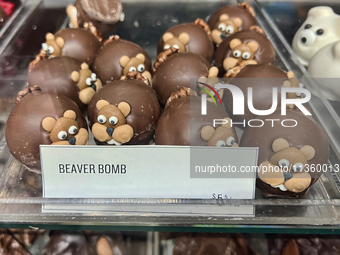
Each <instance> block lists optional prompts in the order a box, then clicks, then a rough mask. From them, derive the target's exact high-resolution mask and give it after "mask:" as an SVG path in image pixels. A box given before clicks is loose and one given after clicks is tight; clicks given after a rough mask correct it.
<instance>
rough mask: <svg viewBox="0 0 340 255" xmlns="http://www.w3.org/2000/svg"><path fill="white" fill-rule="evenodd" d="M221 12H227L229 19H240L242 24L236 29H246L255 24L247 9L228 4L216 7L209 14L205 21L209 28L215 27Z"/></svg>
mask: <svg viewBox="0 0 340 255" xmlns="http://www.w3.org/2000/svg"><path fill="white" fill-rule="evenodd" d="M222 14H227V15H228V16H229V19H231V20H233V19H235V18H241V19H242V25H241V26H240V27H239V28H238V31H243V30H248V29H249V28H250V27H251V26H254V25H256V19H255V17H253V16H252V15H251V14H250V12H249V11H247V10H246V9H244V8H242V7H240V6H232V5H228V6H224V7H222V8H220V9H218V10H217V11H215V12H214V13H213V14H212V15H211V16H210V18H209V20H208V22H207V23H208V25H209V27H210V29H211V30H213V29H215V28H216V27H217V24H218V23H219V18H220V16H221V15H222Z"/></svg>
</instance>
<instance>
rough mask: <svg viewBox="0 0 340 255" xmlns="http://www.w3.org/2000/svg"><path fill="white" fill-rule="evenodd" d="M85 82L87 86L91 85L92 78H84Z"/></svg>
mask: <svg viewBox="0 0 340 255" xmlns="http://www.w3.org/2000/svg"><path fill="white" fill-rule="evenodd" d="M85 83H86V85H87V86H91V85H92V79H91V78H90V77H88V78H86V80H85Z"/></svg>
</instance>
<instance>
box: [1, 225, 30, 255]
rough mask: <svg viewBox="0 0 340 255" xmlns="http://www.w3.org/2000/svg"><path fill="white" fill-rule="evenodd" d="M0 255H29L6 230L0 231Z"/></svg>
mask: <svg viewBox="0 0 340 255" xmlns="http://www.w3.org/2000/svg"><path fill="white" fill-rule="evenodd" d="M0 254H4V255H29V254H30V253H29V252H27V251H26V250H25V248H24V247H22V245H21V244H20V243H18V241H16V240H15V239H14V238H13V237H12V235H11V234H10V233H9V231H8V230H1V231H0Z"/></svg>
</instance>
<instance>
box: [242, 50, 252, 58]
mask: <svg viewBox="0 0 340 255" xmlns="http://www.w3.org/2000/svg"><path fill="white" fill-rule="evenodd" d="M250 56H251V54H250V52H248V51H246V52H243V54H242V58H243V59H249V58H250Z"/></svg>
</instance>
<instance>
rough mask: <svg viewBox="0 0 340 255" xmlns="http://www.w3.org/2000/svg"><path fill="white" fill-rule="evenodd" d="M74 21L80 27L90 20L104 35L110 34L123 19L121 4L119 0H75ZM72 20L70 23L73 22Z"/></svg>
mask: <svg viewBox="0 0 340 255" xmlns="http://www.w3.org/2000/svg"><path fill="white" fill-rule="evenodd" d="M74 8H76V18H75V21H73V17H72V15H74V14H71V22H72V21H73V22H76V23H78V25H79V26H80V27H82V26H83V25H84V23H85V22H92V24H93V25H94V26H95V27H96V28H97V29H98V31H99V32H100V33H101V34H102V35H103V36H104V37H108V36H109V35H112V34H113V33H114V31H115V29H116V27H117V25H118V24H119V23H120V22H121V21H123V20H124V13H123V5H122V3H121V2H120V1H119V0H77V1H76V3H75V7H74ZM73 22H72V24H73Z"/></svg>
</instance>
